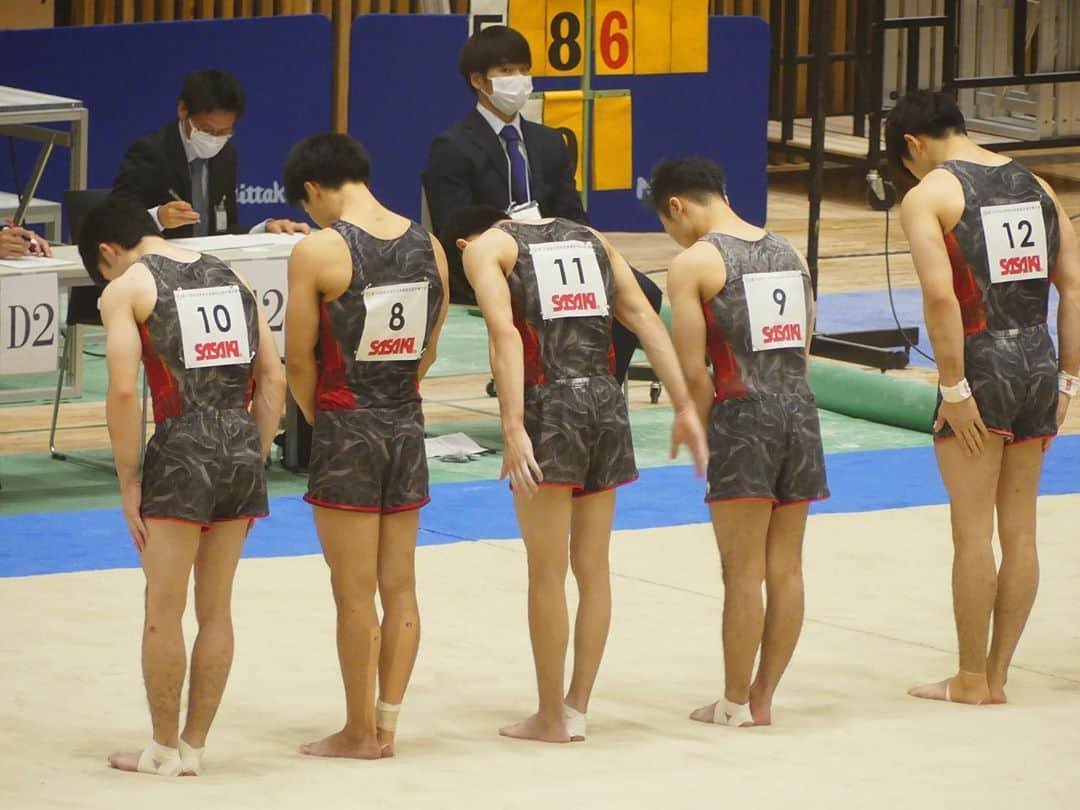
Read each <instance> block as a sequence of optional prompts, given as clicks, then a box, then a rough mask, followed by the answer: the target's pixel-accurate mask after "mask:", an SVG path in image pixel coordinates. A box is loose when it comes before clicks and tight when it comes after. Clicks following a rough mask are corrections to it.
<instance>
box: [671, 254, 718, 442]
mask: <svg viewBox="0 0 1080 810" xmlns="http://www.w3.org/2000/svg"><path fill="white" fill-rule="evenodd" d="M723 263H724V260H723V257H722V256H721V255H720V252H719V251H718V250H716V248H714V247H713V246H712V245H709V244H706V243H705V242H698V243H696V244H694V245H692V246H691V247H689V248H687V249H686V250H684V251H683V252H682V253H680V254H679V255H678V256H676V257H675V259H674V260H673V261H672V262H671V266H670V267H668V274H667V293H668V298H670V299H671V339H672V343H673V344H674V345H675V354H676V355H678V358H679V365H680V366H681V367H682V371H683V374H684V375H685V376H686V385H687V387H688V388H689V389H690V397H691V399H693V401H694V405H695V406H696V407H697V413H698V417H699V418H700V419H701V422H702V424H706V423H707V422H708V419H709V409H710V408H711V407H712V402H713V399H714V396H715V392H714V383H713V379H712V377H711V375H710V374H709V369H708V367H707V366H706V364H705V357H706V354H707V351H706V345H707V336H708V329H707V327H706V325H705V313H704V311H703V310H702V308H701V274H702V273H703V272H704V271H705V270H706V269H707V268H710V267H716V266H718V264H719V266H721V267H722V266H723ZM722 272H724V273H725V275H726V272H727V271H726V269H725V270H723V271H722Z"/></svg>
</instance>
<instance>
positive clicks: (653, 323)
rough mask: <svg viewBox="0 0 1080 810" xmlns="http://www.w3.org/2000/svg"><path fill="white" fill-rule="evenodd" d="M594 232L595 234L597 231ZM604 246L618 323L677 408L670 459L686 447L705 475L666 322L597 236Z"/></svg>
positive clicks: (694, 417) (693, 413) (701, 439)
mask: <svg viewBox="0 0 1080 810" xmlns="http://www.w3.org/2000/svg"><path fill="white" fill-rule="evenodd" d="M594 233H595V232H594ZM597 236H598V237H599V238H600V241H601V242H603V244H604V249H605V250H606V251H607V254H608V259H609V260H610V261H611V269H612V271H613V274H614V276H615V311H614V313H613V314H614V315H615V317H616V318H617V319H618V321H619V323H621V324H622V325H623V326H625V327H626V328H627V329H629V330H630V331H631V332H633V333H634V334H635V335H637V338H638V340H640V341H641V348H643V349H644V350H645V354H646V356H647V357H648V358H649V364H650V365H651V366H652V368H653V371H655V372H656V376H657V377H659V378H660V382H661V383H663V385H664V387H665V388H666V389H667V392H668V396H670V397H671V402H672V404H673V405H674V406H675V422H674V424H673V425H672V427H671V457H672V458H675V456H676V455H678V452H679V445H682V444H684V445H686V448H687V449H688V450H689V451H690V455H691V457H692V458H693V460H694V466H695V467H696V468H697V472H698V475H704V474H705V465H706V464H707V463H708V460H709V449H708V446H707V444H706V442H705V431H704V430H703V429H702V427H701V420H700V419H699V418H698V412H697V409H696V407H695V405H694V401H693V400H692V399H691V398H690V391H689V389H688V388H687V386H686V380H685V379H684V378H683V373H682V369H681V368H680V367H679V358H678V356H677V355H676V354H675V347H674V346H672V345H671V337H670V336H669V335H668V332H667V329H666V328H665V327H664V322H663V321H662V320H661V319H660V315H659V314H658V313H657V312H656V310H655V309H653V308H652V304H650V303H649V299H648V298H646V297H645V293H644V292H642V290H641V285H639V284H638V283H637V279H636V278H634V273H633V271H632V270H631V269H630V265H628V264H627V263H626V259H624V258H623V257H622V256H621V255H620V254H619V252H618V251H617V250H615V249H614V248H613V247H612V246H611V245H610V244H609V243H608V241H607V240H606V239H604V237H603V236H600V234H597ZM702 346H704V343H702Z"/></svg>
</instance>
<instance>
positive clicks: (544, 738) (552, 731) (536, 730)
mask: <svg viewBox="0 0 1080 810" xmlns="http://www.w3.org/2000/svg"><path fill="white" fill-rule="evenodd" d="M499 734H501V735H502V736H503V737H512V738H513V739H515V740H536V741H537V742H547V743H568V742H570V735H569V734H567V733H566V725H565V724H564V723H563V721H562V718H559V719H558V720H556V721H555V722H549V721H547V720H544V719H543V718H542V717H540V715H539V714H534V715H533V716H532V717H529V718H527V719H525V720H522V721H521V722H520V723H515V724H514V725H512V726H504V727H503V728H500V729H499Z"/></svg>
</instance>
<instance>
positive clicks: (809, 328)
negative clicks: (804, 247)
mask: <svg viewBox="0 0 1080 810" xmlns="http://www.w3.org/2000/svg"><path fill="white" fill-rule="evenodd" d="M795 255H796V256H798V257H799V264H801V265H802V268H803V272H804V273H805V274H806V277H807V278H808V279H809V278H810V265H809V264H808V263H807V261H806V257H805V256H803V255H802V254H801V253H799V251H797V250H796V251H795ZM813 288H814V284H813V281H812V280H811V282H810V289H811V291H812V290H813ZM815 328H817V301H815V300H814V295H813V292H811V294H810V296H809V297H808V298H807V299H806V373H807V374H809V373H810V344H811V343H813V342H814V329H815Z"/></svg>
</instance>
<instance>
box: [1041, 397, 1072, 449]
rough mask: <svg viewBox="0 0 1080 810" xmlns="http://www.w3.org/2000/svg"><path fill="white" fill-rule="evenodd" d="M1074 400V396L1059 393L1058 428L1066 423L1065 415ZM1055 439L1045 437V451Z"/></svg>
mask: <svg viewBox="0 0 1080 810" xmlns="http://www.w3.org/2000/svg"><path fill="white" fill-rule="evenodd" d="M1071 402H1072V397H1070V396H1069V395H1068V394H1058V406H1057V426H1058V430H1061V426H1062V425H1064V424H1065V415H1066V414H1067V413H1068V412H1069V404H1070V403H1071ZM1053 441H1054V437H1053V436H1050V437H1048V438H1046V439H1043V452H1044V453H1045V452H1047V451H1048V450H1049V449H1050V445H1051V443H1052V442H1053Z"/></svg>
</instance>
